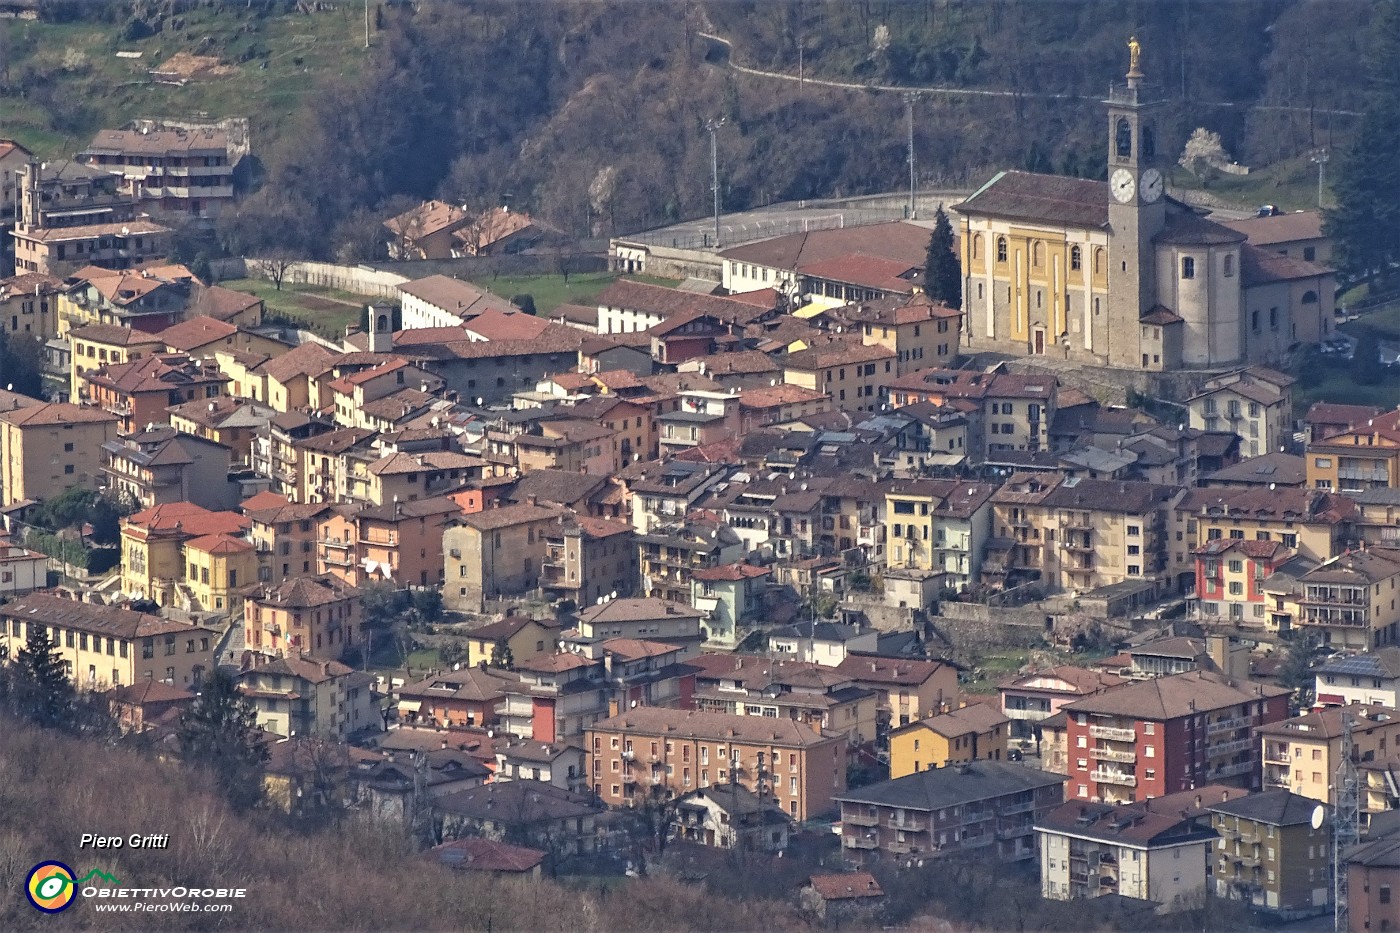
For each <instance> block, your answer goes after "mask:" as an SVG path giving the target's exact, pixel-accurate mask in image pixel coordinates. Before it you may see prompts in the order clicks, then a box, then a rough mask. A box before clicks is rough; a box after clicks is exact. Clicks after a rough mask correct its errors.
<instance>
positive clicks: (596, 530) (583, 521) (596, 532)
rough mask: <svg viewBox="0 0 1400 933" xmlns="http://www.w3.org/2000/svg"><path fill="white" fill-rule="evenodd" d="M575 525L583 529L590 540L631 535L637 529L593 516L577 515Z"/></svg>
mask: <svg viewBox="0 0 1400 933" xmlns="http://www.w3.org/2000/svg"><path fill="white" fill-rule="evenodd" d="M573 521H574V524H576V525H578V527H579V528H581V529H583V533H584V534H585V535H587V536H588V537H590V538H597V539H601V538H611V537H614V536H615V535H630V534H632V533H633V532H634V531H635V529H634V528H633V527H632V526H631V525H630V524H628V523H627V522H619V521H615V520H613V519H611V518H594V517H593V516H592V515H575V516H574V519H573Z"/></svg>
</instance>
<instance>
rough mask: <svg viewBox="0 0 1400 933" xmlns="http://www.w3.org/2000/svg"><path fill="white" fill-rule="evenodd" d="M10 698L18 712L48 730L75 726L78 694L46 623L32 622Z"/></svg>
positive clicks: (17, 662) (17, 667) (17, 657)
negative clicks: (51, 638) (50, 636)
mask: <svg viewBox="0 0 1400 933" xmlns="http://www.w3.org/2000/svg"><path fill="white" fill-rule="evenodd" d="M9 692H10V700H11V703H12V705H13V708H14V710H15V712H16V713H18V714H19V715H20V716H22V717H24V718H25V719H28V720H29V721H30V722H33V723H34V724H35V725H39V726H43V727H45V728H47V729H72V728H74V726H75V720H76V718H77V706H78V694H77V690H76V689H75V688H74V686H73V682H72V681H71V680H70V679H69V677H68V670H67V668H66V666H65V665H64V663H63V660H62V659H61V658H60V657H59V656H58V646H57V645H55V644H54V643H53V642H51V641H49V637H48V635H47V634H45V630H44V626H42V625H38V624H36V623H33V622H31V623H29V636H28V638H26V639H25V643H24V647H23V648H21V649H20V650H19V654H17V655H16V656H15V670H14V677H13V680H12V682H11V684H10V691H9Z"/></svg>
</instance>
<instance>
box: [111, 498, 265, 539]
mask: <svg viewBox="0 0 1400 933" xmlns="http://www.w3.org/2000/svg"><path fill="white" fill-rule="evenodd" d="M124 524H125V525H130V526H131V527H134V528H140V529H142V530H145V531H148V532H150V531H172V530H175V529H177V528H178V529H179V530H180V531H183V532H184V533H186V534H189V535H192V536H195V537H199V536H202V535H215V534H241V533H243V532H244V531H246V530H247V529H248V527H249V525H250V524H251V523H250V521H249V520H248V518H247V517H246V516H243V515H239V514H238V513H237V512H211V511H209V510H208V509H205V508H201V507H199V506H197V505H195V504H193V503H190V502H166V503H163V504H161V505H155V506H152V507H151V508H149V509H143V510H142V511H140V512H137V513H136V514H134V515H131V516H129V517H128V518H127V519H125V522H124Z"/></svg>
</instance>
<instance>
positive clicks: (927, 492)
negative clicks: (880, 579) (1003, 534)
mask: <svg viewBox="0 0 1400 933" xmlns="http://www.w3.org/2000/svg"><path fill="white" fill-rule="evenodd" d="M996 491H997V487H996V486H994V485H992V484H991V483H967V482H957V481H953V480H931V479H930V480H901V481H897V482H895V483H893V484H892V485H890V486H888V487H887V489H886V492H885V516H886V524H887V526H888V528H889V557H890V563H889V566H890V567H898V568H902V569H906V570H911V569H912V570H926V571H932V572H934V573H936V574H940V575H941V576H942V586H941V588H942V589H949V590H955V591H957V592H962V591H963V590H966V589H967V588H968V587H969V586H972V585H973V584H975V583H976V582H977V581H978V580H979V579H980V576H981V570H982V554H983V551H984V550H985V548H986V544H987V540H988V539H989V538H990V537H991V536H992V513H993V506H992V496H993V494H994V493H995V492H996Z"/></svg>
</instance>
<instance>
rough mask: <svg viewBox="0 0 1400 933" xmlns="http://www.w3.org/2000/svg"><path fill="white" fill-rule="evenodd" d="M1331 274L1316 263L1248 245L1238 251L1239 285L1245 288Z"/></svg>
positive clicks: (1330, 271)
mask: <svg viewBox="0 0 1400 933" xmlns="http://www.w3.org/2000/svg"><path fill="white" fill-rule="evenodd" d="M1332 274H1333V272H1332V270H1331V269H1329V268H1327V267H1326V266H1323V265H1319V264H1318V263H1315V262H1308V261H1307V260H1305V259H1296V258H1294V257H1293V256H1281V255H1279V254H1278V253H1273V252H1270V251H1269V250H1266V249H1260V248H1259V247H1257V246H1250V245H1249V244H1248V243H1246V244H1245V245H1244V246H1243V247H1242V248H1241V249H1240V284H1242V285H1244V286H1245V287H1246V288H1248V287H1249V286H1251V285H1265V284H1267V283H1269V282H1289V281H1292V280H1294V279H1311V278H1317V277H1319V276H1324V275H1332Z"/></svg>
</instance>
